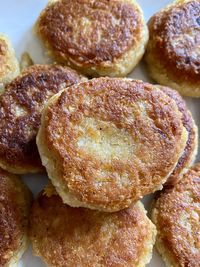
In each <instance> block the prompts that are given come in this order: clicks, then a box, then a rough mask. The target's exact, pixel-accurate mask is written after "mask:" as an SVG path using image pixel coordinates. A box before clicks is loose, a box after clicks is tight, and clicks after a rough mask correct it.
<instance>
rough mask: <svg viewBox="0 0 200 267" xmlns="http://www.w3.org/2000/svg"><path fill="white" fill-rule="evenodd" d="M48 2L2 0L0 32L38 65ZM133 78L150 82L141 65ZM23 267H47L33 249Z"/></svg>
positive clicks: (156, 6)
mask: <svg viewBox="0 0 200 267" xmlns="http://www.w3.org/2000/svg"><path fill="white" fill-rule="evenodd" d="M138 2H139V4H140V5H141V7H142V9H143V11H144V14H145V18H146V20H147V21H148V19H149V17H150V16H151V15H152V14H154V13H155V12H156V11H158V10H160V9H161V8H162V7H164V6H165V5H166V4H168V3H170V2H171V1H169V0H160V1H159V0H138ZM46 3H47V0H6V1H4V0H0V7H1V8H0V32H2V33H5V34H7V35H8V36H9V37H10V39H11V41H12V43H13V46H14V48H15V50H16V54H17V57H18V58H20V56H21V54H22V53H23V52H24V51H28V52H29V53H30V55H31V57H32V58H33V60H34V62H35V63H44V62H48V59H47V58H45V54H44V51H43V50H42V48H41V44H40V42H39V41H38V40H37V39H36V37H35V36H34V34H33V33H32V27H33V24H34V22H35V20H36V19H37V17H38V15H39V13H40V11H41V10H42V9H43V7H44V6H45V5H46ZM130 77H133V78H138V79H142V80H145V81H151V80H150V79H149V78H148V75H147V73H146V69H145V67H144V63H141V64H140V65H139V66H138V67H137V68H136V69H135V70H134V71H133V72H132V73H131V75H130ZM187 103H188V106H189V108H190V110H191V111H192V113H193V115H194V118H195V121H196V123H197V124H199V122H200V108H199V109H198V106H199V104H200V100H194V99H190V98H187ZM23 179H24V181H25V182H26V183H27V184H28V185H29V187H30V188H31V189H32V191H33V192H34V195H36V194H37V192H39V191H40V190H41V189H42V188H43V187H44V184H45V183H46V181H47V178H46V177H44V176H39V175H34V176H31V175H27V176H25V177H23ZM151 199H152V196H149V197H146V198H145V200H144V203H145V205H146V207H147V208H148V207H149V205H150V202H151ZM19 266H20V267H22V266H23V267H42V266H43V267H44V266H45V264H43V263H42V261H41V260H40V259H38V258H36V257H34V256H32V254H31V250H29V251H27V252H26V253H25V254H24V256H23V259H22V261H21V263H20V265H19ZM148 267H164V263H163V262H162V260H161V258H160V257H159V256H158V255H157V253H156V252H154V256H153V259H152V260H151V262H150V264H149V265H148Z"/></svg>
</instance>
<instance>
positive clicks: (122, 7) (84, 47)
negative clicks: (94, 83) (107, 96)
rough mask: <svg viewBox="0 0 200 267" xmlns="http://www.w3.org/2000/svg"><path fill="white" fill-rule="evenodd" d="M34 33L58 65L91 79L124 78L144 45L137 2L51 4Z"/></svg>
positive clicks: (145, 33)
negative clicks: (92, 77)
mask: <svg viewBox="0 0 200 267" xmlns="http://www.w3.org/2000/svg"><path fill="white" fill-rule="evenodd" d="M35 30H36V33H37V34H38V36H39V37H40V38H41V40H42V41H43V43H44V45H45V46H46V47H47V49H48V50H49V53H50V55H52V56H53V57H54V58H55V59H56V60H57V61H58V62H62V63H63V62H64V63H66V64H68V65H70V66H72V67H74V68H76V69H78V70H80V71H82V72H83V73H84V74H88V75H92V76H125V75H126V74H127V73H129V72H131V70H132V69H133V68H134V67H135V65H136V64H137V63H138V62H139V60H140V59H141V57H142V56H143V54H144V50H145V46H146V43H147V40H148V29H147V26H146V23H145V21H144V17H143V13H142V10H141V9H140V7H139V5H138V4H137V2H136V1H135V0H112V1H110V0H99V1H93V0H59V1H51V2H50V3H49V4H48V5H47V7H46V8H45V9H44V10H43V11H42V13H41V15H40V17H39V18H38V21H37V23H36V27H35Z"/></svg>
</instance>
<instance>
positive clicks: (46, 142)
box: [37, 78, 188, 212]
mask: <svg viewBox="0 0 200 267" xmlns="http://www.w3.org/2000/svg"><path fill="white" fill-rule="evenodd" d="M187 138H188V133H187V131H186V129H185V127H184V126H183V123H182V113H181V112H180V111H179V109H178V107H177V104H176V102H175V101H174V100H173V99H172V98H171V97H169V96H168V95H167V94H165V93H164V92H162V90H160V89H159V87H157V86H154V85H151V84H148V83H143V82H142V81H137V80H129V79H120V78H115V79H112V78H98V79H93V80H91V81H89V82H84V83H80V84H78V85H74V86H71V87H70V88H69V89H67V90H64V91H63V92H62V93H60V94H57V95H55V96H54V97H52V98H51V99H50V101H49V102H48V104H47V105H46V107H45V109H44V112H43V116H42V124H41V127H40V130H39V133H38V136H37V145H38V149H39V153H40V156H41V159H42V163H43V165H44V166H45V167H46V170H47V172H48V175H49V178H50V179H51V181H52V183H53V184H54V186H55V187H56V190H57V191H58V193H59V194H60V196H61V197H62V199H63V201H64V202H65V203H67V204H69V205H70V206H74V207H79V206H81V207H87V208H91V209H98V210H102V211H110V212H113V211H117V210H120V209H123V208H125V207H128V206H129V205H130V204H131V203H132V202H136V201H137V200H138V199H140V198H141V197H143V196H144V195H146V194H149V193H152V192H154V191H156V190H159V189H161V188H162V184H163V183H165V182H166V180H167V178H168V177H169V175H170V174H171V172H172V171H173V169H174V168H175V166H176V164H177V162H178V160H179V158H180V156H181V155H182V153H183V151H184V148H185V146H186V142H187Z"/></svg>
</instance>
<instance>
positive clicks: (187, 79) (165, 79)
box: [146, 0, 200, 97]
mask: <svg viewBox="0 0 200 267" xmlns="http://www.w3.org/2000/svg"><path fill="white" fill-rule="evenodd" d="M199 14H200V1H199V0H190V1H188V0H185V1H183V0H179V1H175V2H174V3H173V4H171V5H169V6H167V7H166V8H165V9H163V10H161V11H159V12H158V13H156V14H155V15H154V16H153V17H152V18H151V20H150V22H149V31H150V39H149V43H148V46H147V52H146V61H147V63H148V68H149V71H150V74H151V76H152V77H153V78H154V79H155V80H156V81H157V82H158V83H160V84H163V85H167V86H170V87H172V88H174V89H176V90H178V91H179V92H180V93H181V94H183V95H187V96H192V97H200V50H199V46H200V15H199Z"/></svg>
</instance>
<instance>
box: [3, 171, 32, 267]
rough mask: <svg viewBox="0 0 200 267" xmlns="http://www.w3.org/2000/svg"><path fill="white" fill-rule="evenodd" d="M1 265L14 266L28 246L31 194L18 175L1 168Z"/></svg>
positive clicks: (4, 266)
mask: <svg viewBox="0 0 200 267" xmlns="http://www.w3.org/2000/svg"><path fill="white" fill-rule="evenodd" d="M0 183H1V192H0V266H1V267H12V266H15V265H14V264H15V263H17V262H18V261H19V260H20V257H21V256H22V254H23V253H24V251H25V250H26V249H27V247H28V239H27V228H28V216H29V210H30V204H31V194H30V192H29V190H28V188H27V187H26V186H25V185H23V184H22V182H21V181H20V180H19V178H18V177H17V176H14V175H11V174H8V173H7V172H5V171H3V170H0Z"/></svg>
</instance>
